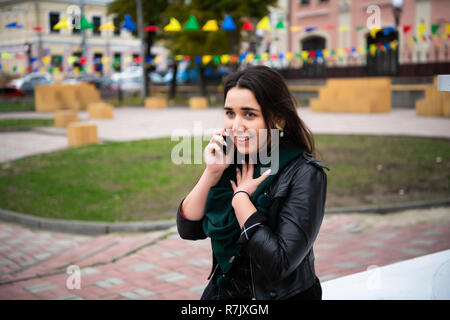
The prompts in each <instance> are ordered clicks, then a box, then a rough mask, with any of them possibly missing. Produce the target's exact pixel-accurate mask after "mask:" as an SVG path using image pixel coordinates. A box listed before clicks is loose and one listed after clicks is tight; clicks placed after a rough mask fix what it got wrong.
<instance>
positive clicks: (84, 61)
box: [79, 57, 87, 65]
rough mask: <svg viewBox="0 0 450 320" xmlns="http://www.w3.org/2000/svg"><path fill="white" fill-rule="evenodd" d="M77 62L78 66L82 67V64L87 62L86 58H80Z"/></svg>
mask: <svg viewBox="0 0 450 320" xmlns="http://www.w3.org/2000/svg"><path fill="white" fill-rule="evenodd" d="M79 61H80V64H81V65H84V64H85V63H86V61H87V58H86V57H81V58H80V59H79Z"/></svg>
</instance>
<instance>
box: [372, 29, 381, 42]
mask: <svg viewBox="0 0 450 320" xmlns="http://www.w3.org/2000/svg"><path fill="white" fill-rule="evenodd" d="M380 30H381V28H375V27H374V28H372V29H370V36H371V37H372V38H373V39H375V37H376V35H377V33H378V31H380Z"/></svg>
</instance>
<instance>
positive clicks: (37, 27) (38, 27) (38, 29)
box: [33, 26, 42, 31]
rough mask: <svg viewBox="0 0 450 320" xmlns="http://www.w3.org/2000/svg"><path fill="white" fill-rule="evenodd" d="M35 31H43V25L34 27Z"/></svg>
mask: <svg viewBox="0 0 450 320" xmlns="http://www.w3.org/2000/svg"><path fill="white" fill-rule="evenodd" d="M33 30H34V31H42V26H36V27H33Z"/></svg>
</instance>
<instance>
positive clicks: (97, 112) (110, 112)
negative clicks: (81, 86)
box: [88, 102, 114, 119]
mask: <svg viewBox="0 0 450 320" xmlns="http://www.w3.org/2000/svg"><path fill="white" fill-rule="evenodd" d="M88 113H89V118H91V119H112V118H113V117H114V107H113V106H112V105H110V104H107V103H104V102H97V103H91V104H90V105H89V106H88Z"/></svg>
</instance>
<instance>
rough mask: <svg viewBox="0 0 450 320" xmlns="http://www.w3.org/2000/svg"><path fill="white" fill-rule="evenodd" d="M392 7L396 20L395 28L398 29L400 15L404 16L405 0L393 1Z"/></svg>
mask: <svg viewBox="0 0 450 320" xmlns="http://www.w3.org/2000/svg"><path fill="white" fill-rule="evenodd" d="M392 7H393V12H394V18H395V26H396V27H397V29H398V26H399V24H400V15H401V14H402V7H403V0H392Z"/></svg>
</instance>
